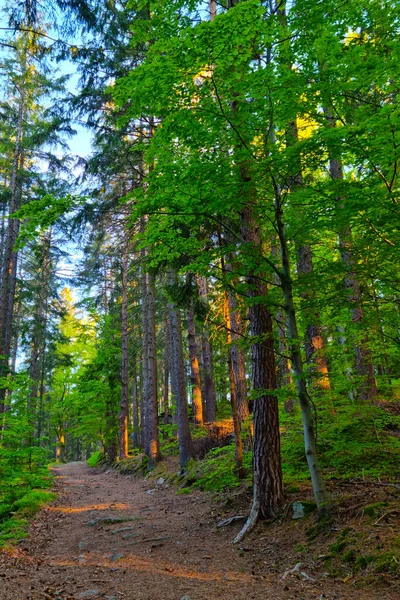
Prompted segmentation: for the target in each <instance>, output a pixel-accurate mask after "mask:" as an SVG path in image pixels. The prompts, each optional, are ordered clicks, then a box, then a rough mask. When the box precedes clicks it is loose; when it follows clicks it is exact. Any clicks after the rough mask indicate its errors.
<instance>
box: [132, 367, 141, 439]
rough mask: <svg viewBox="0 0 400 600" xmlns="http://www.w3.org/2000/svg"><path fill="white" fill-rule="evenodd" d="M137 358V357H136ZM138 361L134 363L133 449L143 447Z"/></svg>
mask: <svg viewBox="0 0 400 600" xmlns="http://www.w3.org/2000/svg"><path fill="white" fill-rule="evenodd" d="M135 358H136V357H135ZM136 362H137V361H136V360H133V361H132V363H133V364H132V371H133V372H132V421H133V440H132V441H133V447H134V448H140V447H141V436H140V432H139V428H140V421H139V394H138V389H139V386H138V373H137V366H136Z"/></svg>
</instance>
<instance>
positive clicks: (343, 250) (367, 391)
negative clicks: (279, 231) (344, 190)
mask: <svg viewBox="0 0 400 600" xmlns="http://www.w3.org/2000/svg"><path fill="white" fill-rule="evenodd" d="M324 113H325V116H326V119H327V125H328V127H331V128H334V127H335V126H336V123H335V118H334V116H333V114H332V113H331V111H330V110H329V109H327V108H324ZM328 150H329V154H330V158H329V173H330V176H331V178H332V179H333V181H339V182H340V181H342V180H343V168H342V164H341V162H340V160H339V159H338V158H337V157H336V156H335V154H334V151H333V149H332V148H328ZM336 201H337V206H338V211H339V213H340V212H341V211H343V210H344V208H345V199H344V198H343V197H341V196H340V194H338V196H337V198H336ZM338 235H339V250H340V255H341V258H342V262H343V265H344V267H345V269H346V276H345V278H344V286H345V289H346V291H347V292H348V301H349V303H350V314H351V320H352V322H353V323H355V324H356V325H357V326H358V329H361V330H362V329H365V325H364V311H363V307H362V298H361V292H360V283H359V281H358V277H357V273H356V271H355V260H354V250H353V234H352V230H351V226H350V225H349V223H348V221H347V222H346V224H344V225H342V226H341V227H340V229H339V232H338ZM354 353H355V361H354V367H355V371H356V373H357V375H358V377H359V378H360V383H359V384H358V386H357V388H358V389H357V396H358V398H359V399H360V400H362V401H372V400H373V399H374V398H375V397H376V396H377V394H378V390H377V387H376V379H375V372H374V365H373V361H372V353H371V350H370V347H369V340H368V334H367V332H366V331H365V333H364V335H363V337H362V339H361V341H360V342H359V343H357V344H356V346H355V348H354Z"/></svg>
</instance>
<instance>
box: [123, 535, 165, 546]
mask: <svg viewBox="0 0 400 600" xmlns="http://www.w3.org/2000/svg"><path fill="white" fill-rule="evenodd" d="M171 538H172V535H167V536H164V537H155V538H145V539H144V540H138V541H137V542H131V546H133V545H136V544H144V543H146V542H161V541H163V540H170V539H171Z"/></svg>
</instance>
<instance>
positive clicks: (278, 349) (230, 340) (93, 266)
mask: <svg viewBox="0 0 400 600" xmlns="http://www.w3.org/2000/svg"><path fill="white" fill-rule="evenodd" d="M1 9H2V13H1V15H2V17H1V23H2V26H1V27H0V56H1V57H0V67H1V69H0V78H1V91H0V212H1V223H0V546H1V545H4V544H7V543H9V542H12V541H13V540H18V539H20V538H21V537H23V536H24V531H25V529H26V518H28V517H29V515H31V514H33V513H34V512H35V510H36V509H37V508H38V507H40V506H42V505H44V504H46V502H48V501H49V500H51V499H52V498H53V495H52V492H49V491H48V489H49V487H51V480H49V471H48V465H49V464H51V463H67V462H69V461H85V460H88V461H89V464H92V465H104V464H106V465H108V466H109V467H112V468H115V469H117V470H119V471H121V473H136V475H137V476H139V475H140V476H142V475H146V474H148V473H149V472H150V473H151V472H152V471H154V472H155V473H156V474H158V475H159V474H160V473H161V474H163V477H169V478H170V480H171V484H172V485H176V486H177V489H178V491H179V492H180V493H188V494H190V493H191V491H192V490H198V489H201V490H205V491H208V492H212V493H214V494H216V496H217V497H218V495H221V496H222V495H226V494H227V495H228V496H229V494H231V493H232V491H233V490H234V489H236V490H237V489H240V490H245V505H246V508H245V510H246V520H245V521H244V522H242V524H241V526H240V528H239V529H238V531H237V533H236V535H235V536H232V539H233V538H234V537H235V540H234V541H235V542H236V543H239V542H241V541H242V540H243V539H245V538H247V536H248V535H250V533H251V532H252V531H253V530H254V528H255V527H256V526H258V523H259V522H260V521H261V522H265V521H267V522H272V523H274V522H275V520H276V519H277V518H278V517H279V518H280V517H281V516H282V514H283V512H285V511H286V513H285V514H286V516H287V515H288V511H289V508H288V507H290V503H291V499H297V498H299V497H300V498H304V499H307V502H304V503H303V505H302V507H303V509H304V508H307V507H308V508H309V509H310V510H312V511H313V514H314V515H315V517H316V520H317V521H316V522H317V523H320V524H322V525H321V527H322V528H323V526H324V523H325V524H326V523H330V522H331V519H332V518H334V515H335V514H336V513H337V511H338V510H339V508H340V506H341V503H342V502H343V493H342V492H343V487H344V486H346V485H347V488H346V490H347V491H348V492H349V493H350V497H349V498H348V500H349V501H350V503H351V501H352V500H351V489H352V485H353V484H354V485H356V483H357V482H358V483H359V484H360V485H366V486H367V488H366V489H368V490H376V493H377V494H378V496H379V493H380V492H382V490H384V491H387V492H388V494H389V496H388V497H386V496H385V498H384V499H383V500H382V498H381V496H379V497H378V496H377V498H375V497H374V498H372V500H373V501H374V502H373V503H372V504H371V502H370V505H371V506H374V507H375V508H374V509H371V510H370V516H371V515H372V516H374V517H375V520H376V518H377V517H379V519H381V518H382V519H383V521H381V524H383V523H386V524H387V526H388V528H389V530H390V535H391V536H392V537H390V536H389V537H390V544H391V545H390V548H389V547H387V548H386V549H385V552H386V554H385V555H384V559H382V557H377V556H376V557H375V558H376V560H375V562H376V563H377V564H378V566H379V565H380V571H381V572H388V573H394V572H396V571H398V565H399V561H400V541H399V538H398V532H397V537H396V534H395V529H393V521H391V520H390V519H395V518H396V516H397V517H398V516H399V514H400V505H399V499H398V491H399V489H400V481H399V474H400V273H399V269H398V259H399V254H398V253H399V244H400V227H399V223H400V207H399V202H400V192H399V169H400V163H399V160H400V131H399V125H400V113H399V104H398V102H399V98H400V77H399V75H400V44H399V41H398V40H399V29H400V7H399V4H398V3H397V2H395V1H393V0H347V1H346V2H341V1H339V0H324V1H321V0H291V1H290V2H289V1H288V0H220V1H217V0H209V1H204V0H104V1H99V0H97V1H96V0H51V1H47V0H46V2H39V0H19V1H18V2H15V1H13V2H11V1H5V2H3V3H2V6H1ZM89 140H90V144H91V150H90V152H88V153H87V154H84V153H82V154H79V152H74V151H71V148H70V146H69V144H70V145H71V146H72V145H73V144H75V147H77V148H79V144H81V145H82V147H86V145H88V144H89ZM173 457H175V458H173ZM168 461H170V462H168ZM171 461H172V462H171ZM168 465H172V467H169V466H168ZM122 482H123V479H122V477H121V485H123V483H122ZM368 486H369V487H368ZM374 486H375V487H374ZM383 486H386V487H385V488H383ZM396 493H397V496H396ZM299 494H300V495H299ZM377 500H379V502H378V501H377ZM365 504H368V502H367V500H366V502H365ZM371 511H372V512H371ZM362 514H363V515H367V514H368V511H365V513H364V512H363V513H362ZM247 515H248V516H247ZM387 515H389V516H387ZM391 557H393V558H391ZM371 560H372V559H371ZM351 561H352V559H351V557H350V558H349V561H348V562H351ZM364 562H365V564H364V563H362V561H361V562H359V564H358V568H360V569H361V568H364V567H366V565H367V562H368V561H364ZM354 568H356V566H355V567H354ZM57 597H58V596H57Z"/></svg>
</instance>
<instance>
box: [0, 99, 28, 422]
mask: <svg viewBox="0 0 400 600" xmlns="http://www.w3.org/2000/svg"><path fill="white" fill-rule="evenodd" d="M24 113H25V98H24V92H23V90H21V92H20V97H19V101H18V115H17V123H16V140H15V147H14V154H13V165H12V172H11V181H10V204H9V214H13V213H14V212H16V211H17V210H18V208H19V206H20V203H21V198H22V190H21V184H20V178H19V173H20V170H21V169H22V168H23V162H24V154H23V148H22V140H23V124H24ZM18 232H19V220H18V219H8V224H7V233H6V243H5V248H4V253H3V264H2V277H1V290H0V377H6V376H7V375H8V373H9V355H10V349H11V337H12V325H13V314H14V303H15V286H16V280H17V261H18V251H16V250H14V245H15V242H16V241H17V237H18ZM6 394H7V387H6V386H3V387H1V388H0V429H2V427H3V414H4V410H5V398H6Z"/></svg>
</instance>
